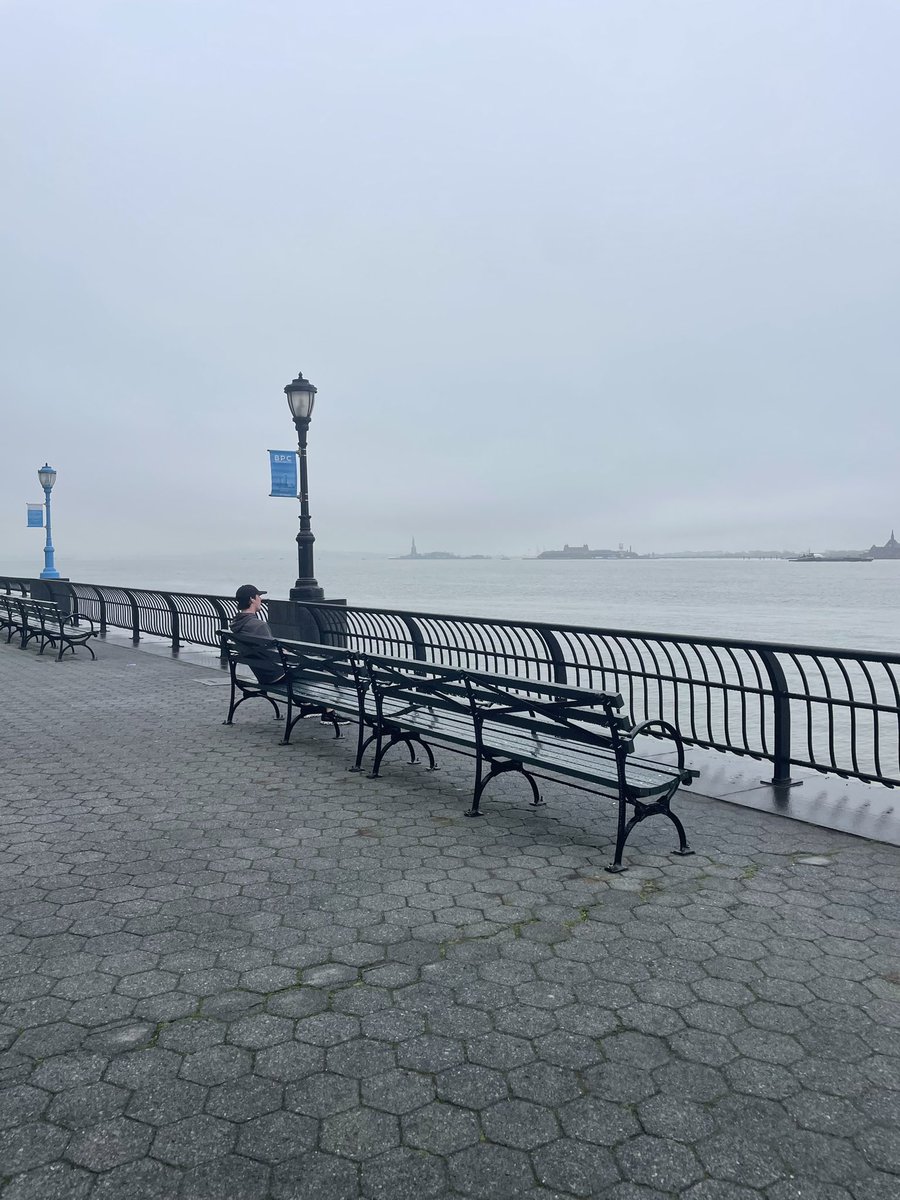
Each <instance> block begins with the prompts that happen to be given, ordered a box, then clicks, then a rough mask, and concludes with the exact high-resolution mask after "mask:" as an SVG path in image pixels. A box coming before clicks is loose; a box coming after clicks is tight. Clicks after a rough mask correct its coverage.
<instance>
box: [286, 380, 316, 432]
mask: <svg viewBox="0 0 900 1200" xmlns="http://www.w3.org/2000/svg"><path fill="white" fill-rule="evenodd" d="M316 390H317V389H316V388H315V387H314V386H313V385H312V384H311V383H310V382H309V380H308V379H304V378H303V374H302V372H300V371H298V372H297V378H296V379H292V380H291V382H290V383H289V384H288V385H287V387H286V388H285V389H284V394H285V395H286V396H287V399H288V405H289V406H290V410H291V415H292V416H293V418H294V420H295V421H308V420H309V419H310V417H311V416H312V411H313V405H314V404H315V402H316Z"/></svg>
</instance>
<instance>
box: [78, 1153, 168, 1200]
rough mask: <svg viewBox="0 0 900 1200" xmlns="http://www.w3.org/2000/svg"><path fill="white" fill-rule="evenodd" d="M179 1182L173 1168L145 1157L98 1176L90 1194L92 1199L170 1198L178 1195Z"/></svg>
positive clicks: (157, 1199) (150, 1199)
mask: <svg viewBox="0 0 900 1200" xmlns="http://www.w3.org/2000/svg"><path fill="white" fill-rule="evenodd" d="M180 1183H181V1172H180V1171H179V1170H178V1169H177V1167H170V1166H167V1165H166V1164H165V1163H161V1162H157V1161H156V1159H153V1158H145V1159H142V1160H141V1161H140V1162H130V1163H125V1164H124V1165H123V1166H121V1167H116V1168H115V1169H114V1170H112V1171H109V1172H108V1173H107V1174H106V1175H101V1176H100V1178H99V1179H98V1180H97V1182H96V1184H95V1186H94V1190H93V1191H92V1192H91V1196H92V1198H94V1200H138V1198H140V1200H171V1197H172V1196H177V1195H178V1187H179V1184H180Z"/></svg>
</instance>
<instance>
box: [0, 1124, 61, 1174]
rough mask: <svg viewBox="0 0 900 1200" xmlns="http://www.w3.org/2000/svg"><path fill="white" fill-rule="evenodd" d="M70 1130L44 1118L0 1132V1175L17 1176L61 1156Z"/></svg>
mask: <svg viewBox="0 0 900 1200" xmlns="http://www.w3.org/2000/svg"><path fill="white" fill-rule="evenodd" d="M69 1136H70V1135H69V1132H68V1130H65V1129H60V1128H58V1126H56V1125H48V1124H46V1123H45V1122H43V1121H32V1122H27V1123H26V1124H24V1125H19V1126H18V1127H17V1128H15V1129H7V1130H5V1131H4V1132H3V1133H2V1134H0V1175H17V1174H18V1173H19V1172H20V1171H30V1170H32V1169H33V1168H34V1167H40V1166H43V1165H44V1163H49V1162H51V1161H52V1160H53V1159H54V1158H58V1157H59V1155H60V1154H62V1152H63V1150H64V1149H65V1148H66V1143H67V1142H68V1140H69Z"/></svg>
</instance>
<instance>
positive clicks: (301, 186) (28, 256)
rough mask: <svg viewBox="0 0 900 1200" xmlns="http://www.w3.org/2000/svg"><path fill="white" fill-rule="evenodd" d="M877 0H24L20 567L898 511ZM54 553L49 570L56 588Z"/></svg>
mask: <svg viewBox="0 0 900 1200" xmlns="http://www.w3.org/2000/svg"><path fill="white" fill-rule="evenodd" d="M898 44H900V5H898V4H897V3H895V0H442V2H440V3H439V2H437V0H434V2H427V0H367V2H366V0H356V2H352V0H328V3H322V2H321V0H316V2H315V3H313V2H307V0H0V112H2V118H0V162H2V184H0V247H2V269H0V343H2V353H0V405H2V433H0V438H2V451H0V570H2V569H3V561H2V560H3V559H4V558H5V557H6V556H9V557H10V558H14V559H16V560H19V559H20V558H21V557H22V556H23V555H25V554H33V553H35V551H36V549H37V545H38V543H39V541H40V538H41V535H40V534H39V533H37V532H36V531H34V530H27V529H26V528H25V527H24V526H25V508H24V505H25V501H29V500H30V501H35V500H40V499H41V493H40V488H39V487H38V484H37V479H36V474H35V472H36V469H37V467H38V466H40V465H41V463H42V462H43V461H44V459H45V458H46V459H49V461H50V462H51V463H52V464H53V465H54V466H55V467H56V468H57V470H58V471H59V480H58V483H57V487H56V491H55V492H54V502H55V523H54V533H55V540H56V542H57V544H58V546H60V547H61V548H64V549H65V550H66V551H68V552H69V553H72V552H77V553H79V554H81V555H86V556H87V555H89V556H91V557H92V558H99V557H103V556H106V555H112V554H116V553H124V552H126V551H127V552H131V553H133V552H135V551H139V552H140V551H146V552H147V553H158V552H163V551H166V550H176V551H183V550H191V549H193V548H195V547H203V548H204V549H206V550H215V549H216V548H219V547H220V548H221V551H222V554H223V556H229V555H231V554H232V553H233V552H234V550H235V549H236V548H242V547H250V546H253V545H256V546H258V547H260V548H265V547H267V546H278V547H284V546H285V545H286V544H287V545H289V543H290V538H291V537H292V536H293V535H294V533H295V532H296V528H297V521H296V516H297V506H296V504H295V503H294V502H293V501H291V500H274V499H269V498H268V494H267V493H268V490H269V487H268V475H267V458H266V450H267V449H269V448H272V449H282V448H291V447H292V446H293V445H294V441H293V437H294V431H293V426H292V425H291V423H290V419H289V415H288V411H287V405H286V403H285V399H284V396H283V392H282V389H283V387H284V385H285V384H286V383H287V382H288V381H289V380H290V379H291V377H292V376H293V375H295V374H296V372H297V371H298V369H300V370H302V371H303V372H304V374H305V375H307V376H308V377H309V378H310V379H311V380H312V381H313V382H314V383H315V384H316V385H317V387H318V388H319V396H318V401H317V408H316V412H315V416H314V419H313V425H312V430H311V434H310V473H311V497H312V512H313V528H314V530H315V532H316V534H317V538H318V544H319V546H320V547H327V548H328V549H336V550H352V549H359V550H373V551H401V552H402V551H405V549H406V548H407V546H408V541H409V537H410V535H411V534H413V533H414V534H415V535H416V537H417V540H418V543H419V547H420V549H429V548H441V549H450V550H455V551H458V552H467V551H468V552H484V553H492V552H506V553H512V554H514V553H523V552H524V553H533V552H534V550H535V549H536V548H539V547H540V548H543V547H553V546H558V545H561V544H562V543H563V542H564V541H570V542H583V541H587V542H589V543H590V544H591V545H592V546H608V545H614V544H616V543H618V542H619V541H623V542H625V543H626V544H632V545H633V546H634V548H635V549H637V550H640V551H649V550H665V549H678V548H688V547H693V548H713V547H726V548H741V547H743V548H750V547H782V546H791V547H798V548H806V547H807V546H813V547H818V548H821V547H826V546H828V547H852V546H867V545H869V544H870V543H871V542H872V541H873V540H876V539H877V540H878V541H879V542H880V541H883V540H884V539H885V538H886V537H887V534H888V532H889V530H890V526H891V525H892V524H896V525H897V526H900V497H898V484H897V478H898V470H897V457H898V437H897V434H898V427H900V404H898V394H900V389H898V383H900V365H898V328H900V321H898V318H900V239H898V226H900V194H898V192H900V186H898V185H900V155H898V153H897V130H898V128H900V120H898V115H900V114H898V92H900V83H898V78H900V77H898V72H897V46H898ZM63 565H64V564H63Z"/></svg>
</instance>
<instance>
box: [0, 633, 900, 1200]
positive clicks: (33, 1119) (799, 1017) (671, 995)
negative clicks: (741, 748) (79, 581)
mask: <svg viewBox="0 0 900 1200" xmlns="http://www.w3.org/2000/svg"><path fill="white" fill-rule="evenodd" d="M97 653H98V661H97V662H96V663H93V662H91V661H90V660H89V658H88V657H87V656H86V655H84V654H83V653H82V654H81V655H80V656H79V657H78V658H75V659H71V658H70V659H68V660H67V661H66V662H64V663H61V664H57V663H55V662H53V661H52V659H51V658H50V656H49V655H47V656H45V657H43V658H39V657H38V656H37V655H36V653H35V652H34V651H33V650H30V649H29V650H27V651H24V652H22V651H19V650H18V649H17V648H16V647H15V646H6V645H2V644H0V686H2V689H3V697H4V702H3V726H2V733H3V748H2V757H0V761H2V766H0V832H2V840H0V893H2V907H0V1048H2V1053H0V1179H2V1184H0V1194H2V1196H3V1197H4V1200H25V1198H26V1197H28V1198H33V1200H54V1198H59V1200H80V1198H81V1197H88V1196H90V1197H91V1198H92V1200H101V1198H102V1200H111V1198H112V1197H122V1198H123V1200H124V1198H125V1197H128V1198H129V1200H144V1198H146V1200H151V1198H153V1200H166V1198H168V1197H173V1198H175V1197H179V1198H182V1197H183V1198H185V1200H187V1198H191V1200H200V1198H201V1197H202V1198H209V1200H257V1198H259V1200H263V1198H268V1197H271V1198H273V1200H301V1198H302V1200H320V1198H321V1200H344V1198H347V1200H349V1198H353V1197H358V1196H363V1197H370V1198H372V1200H405V1198H407V1197H408V1198H409V1200H413V1198H415V1200H427V1198H429V1197H442V1196H460V1197H476V1198H478V1197H481V1198H485V1200H502V1198H503V1197H511V1196H528V1197H533V1198H534V1200H537V1198H538V1197H544V1198H545V1200H550V1198H551V1197H567V1198H568V1197H572V1196H580V1197H593V1196H602V1197H610V1198H614V1200H658V1198H659V1197H673V1196H686V1197H690V1200H753V1198H755V1197H765V1198H766V1200H848V1198H852V1200H888V1198H889V1197H890V1198H891V1200H895V1198H896V1196H897V1195H898V1194H900V1180H898V1177H897V1173H898V1171H900V1132H898V1131H900V1105H898V1096H900V944H898V943H900V937H898V928H900V922H898V911H900V909H898V893H900V850H898V849H897V848H896V847H893V846H890V845H884V844H880V843H877V842H871V841H866V840H864V839H862V838H856V837H852V836H850V835H848V834H846V833H840V832H835V831H833V830H829V829H820V828H816V827H814V826H811V825H805V824H802V823H800V822H796V821H790V820H787V819H784V818H781V817H777V816H773V815H770V814H767V813H763V812H759V811H756V810H753V809H746V808H740V807H737V806H735V805H733V804H728V803H723V802H722V801H719V800H714V799H708V798H705V797H702V796H695V795H685V796H682V797H680V798H679V800H677V801H676V804H675V807H676V809H677V811H678V812H679V813H680V815H681V816H682V819H683V820H684V822H685V825H686V828H687V832H688V837H689V839H690V842H691V845H692V846H693V847H694V849H695V850H696V854H695V856H694V857H692V858H687V859H682V858H678V857H673V856H671V855H670V853H669V852H670V850H671V849H672V848H673V847H674V844H675V842H674V837H673V831H672V829H671V826H670V825H669V824H668V822H665V821H662V820H659V821H648V822H646V823H645V824H643V825H642V826H640V827H639V828H638V829H637V830H636V831H635V832H634V834H633V835H632V838H631V840H630V842H629V844H628V847H627V849H626V858H627V861H628V862H629V864H630V869H629V870H628V871H627V872H626V873H625V874H624V875H621V876H611V875H609V874H608V873H607V872H606V871H605V870H604V867H605V865H606V864H607V863H608V862H609V861H610V859H611V847H612V840H613V833H614V810H613V806H612V805H611V804H610V803H609V802H608V801H604V800H602V799H598V798H596V797H591V796H590V795H587V794H585V793H581V792H578V791H576V790H573V789H571V788H568V787H565V786H557V785H547V786H546V787H545V789H544V791H545V798H546V799H547V801H548V805H547V807H546V808H544V809H540V810H537V811H535V810H531V809H530V808H529V807H528V804H527V799H528V797H529V795H530V793H529V792H528V789H527V786H523V785H522V784H521V782H520V783H518V784H517V783H516V781H515V779H511V778H508V777H507V778H504V779H501V780H499V781H497V783H496V784H494V785H492V788H491V790H490V791H489V792H488V793H487V796H486V797H485V804H484V807H485V810H486V815H485V817H484V818H482V819H481V820H479V821H469V820H466V819H465V818H464V817H463V810H464V809H465V808H466V807H467V801H468V796H469V787H470V778H471V769H472V764H471V761H470V760H468V759H465V758H460V757H457V756H453V755H450V754H447V753H442V754H441V755H440V756H439V761H440V763H441V767H442V769H441V771H439V772H437V773H434V774H430V773H427V772H426V771H424V769H423V768H422V767H417V766H411V765H409V764H406V763H405V762H403V761H401V759H402V757H403V756H402V755H401V754H400V753H399V752H398V757H397V758H396V759H391V758H389V759H388V763H387V765H386V767H385V770H384V775H383V777H382V779H380V780H376V781H373V780H369V779H367V778H366V777H365V776H364V775H363V776H360V775H355V774H351V773H349V772H348V770H347V768H348V767H349V765H350V763H351V762H352V747H353V741H352V739H351V738H347V739H346V740H345V741H340V742H336V741H334V740H333V739H332V733H331V731H330V729H329V728H326V727H323V726H320V725H319V723H318V722H317V721H314V720H313V721H306V722H302V723H301V724H300V725H299V726H298V728H297V730H296V732H295V738H294V744H292V745H291V746H289V747H280V746H279V745H278V744H277V743H278V739H279V736H280V727H279V726H278V725H277V724H276V723H275V722H274V721H273V720H272V714H271V710H270V709H269V708H268V706H267V705H265V704H264V703H261V702H252V703H248V704H245V705H244V706H243V707H242V708H241V709H240V710H239V712H238V716H237V721H236V724H235V725H234V726H233V727H224V726H223V725H222V724H221V722H222V718H223V717H224V715H225V710H226V702H227V688H226V687H223V686H222V682H223V676H222V674H221V672H219V671H217V670H215V669H213V668H205V667H203V666H200V665H197V664H196V663H191V662H178V661H171V660H167V659H165V658H162V657H159V656H154V655H151V654H146V653H143V652H141V651H136V650H134V649H132V648H130V647H127V646H122V645H113V644H101V645H100V646H99V647H98V650H97ZM348 732H352V730H350V731H348Z"/></svg>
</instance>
